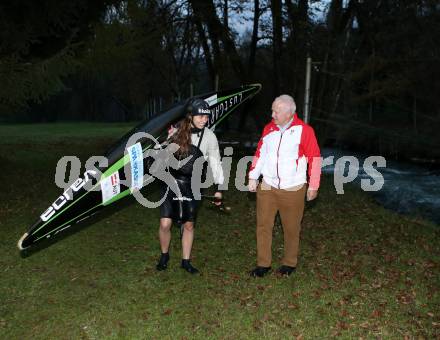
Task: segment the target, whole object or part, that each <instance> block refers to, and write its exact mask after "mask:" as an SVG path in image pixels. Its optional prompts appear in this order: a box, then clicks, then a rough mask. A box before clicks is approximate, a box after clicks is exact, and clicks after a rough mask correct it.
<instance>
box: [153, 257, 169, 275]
mask: <svg viewBox="0 0 440 340" xmlns="http://www.w3.org/2000/svg"><path fill="white" fill-rule="evenodd" d="M169 260H170V254H169V253H162V254H160V258H159V261H158V262H157V265H156V269H157V270H159V271H161V270H165V269H167V267H168V261H169Z"/></svg>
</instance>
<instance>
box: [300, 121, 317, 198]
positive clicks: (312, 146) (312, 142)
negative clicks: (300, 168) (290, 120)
mask: <svg viewBox="0 0 440 340" xmlns="http://www.w3.org/2000/svg"><path fill="white" fill-rule="evenodd" d="M301 147H302V149H303V153H304V156H305V157H306V159H307V164H308V171H307V174H308V177H309V188H310V189H315V190H318V188H319V183H320V179H321V164H322V160H321V151H320V150H319V145H318V141H317V140H316V136H315V131H314V130H313V128H312V127H311V126H310V125H304V126H303V133H302V134H301Z"/></svg>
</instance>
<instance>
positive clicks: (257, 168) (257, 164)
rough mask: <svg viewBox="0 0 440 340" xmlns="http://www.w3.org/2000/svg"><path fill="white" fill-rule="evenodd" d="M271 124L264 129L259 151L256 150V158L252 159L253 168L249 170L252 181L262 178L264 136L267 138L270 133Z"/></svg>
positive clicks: (258, 146) (259, 142)
mask: <svg viewBox="0 0 440 340" xmlns="http://www.w3.org/2000/svg"><path fill="white" fill-rule="evenodd" d="M269 130H270V129H269V124H268V125H266V126H265V127H264V129H263V133H262V134H261V137H260V140H259V141H258V145H257V149H256V150H255V154H254V158H253V159H252V164H251V168H250V170H249V173H248V176H249V178H251V179H258V177H260V173H261V168H262V160H261V158H260V157H261V149H262V148H263V143H264V140H263V138H264V136H266V135H267V134H268V132H269Z"/></svg>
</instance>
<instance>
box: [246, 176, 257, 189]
mask: <svg viewBox="0 0 440 340" xmlns="http://www.w3.org/2000/svg"><path fill="white" fill-rule="evenodd" d="M257 186H258V181H257V180H256V179H250V178H249V184H248V188H249V191H250V192H255V191H257Z"/></svg>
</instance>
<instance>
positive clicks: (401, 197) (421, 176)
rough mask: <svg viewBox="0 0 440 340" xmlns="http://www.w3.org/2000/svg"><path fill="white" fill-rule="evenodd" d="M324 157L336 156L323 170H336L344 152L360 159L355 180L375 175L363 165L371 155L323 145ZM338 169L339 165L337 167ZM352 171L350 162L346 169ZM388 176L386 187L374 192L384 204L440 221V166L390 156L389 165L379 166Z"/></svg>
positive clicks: (332, 171)
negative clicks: (415, 163) (408, 161)
mask: <svg viewBox="0 0 440 340" xmlns="http://www.w3.org/2000/svg"><path fill="white" fill-rule="evenodd" d="M322 156H323V157H324V158H326V157H329V156H334V162H333V164H332V165H328V166H325V167H323V169H322V171H323V173H327V174H334V172H335V163H336V161H337V160H338V159H340V157H342V156H354V157H356V158H357V159H358V160H359V169H358V176H357V178H356V179H355V180H354V181H353V182H354V183H356V184H357V185H360V183H361V182H360V181H361V179H363V178H365V179H370V178H372V177H371V176H370V175H369V174H368V173H367V172H366V171H365V170H364V168H363V166H362V165H363V164H364V160H365V159H366V158H367V157H368V156H369V155H363V154H359V153H353V152H350V151H343V150H340V149H332V148H323V149H322ZM336 169H338V167H336ZM345 170H346V171H345V175H347V174H348V163H347V168H346V169H345ZM376 170H377V171H379V172H380V173H381V174H382V176H383V179H384V184H383V187H382V188H381V189H380V190H379V191H376V192H370V193H371V194H372V195H373V197H374V198H375V199H376V200H377V201H378V202H379V203H380V204H382V205H383V206H384V207H386V208H388V209H391V210H394V211H397V212H399V213H403V214H408V215H411V216H420V217H423V218H425V219H428V220H431V221H433V222H434V223H436V224H438V225H440V169H436V170H429V169H426V168H423V167H420V166H417V165H414V164H410V163H404V162H397V161H393V160H388V159H387V160H386V167H377V168H376Z"/></svg>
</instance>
